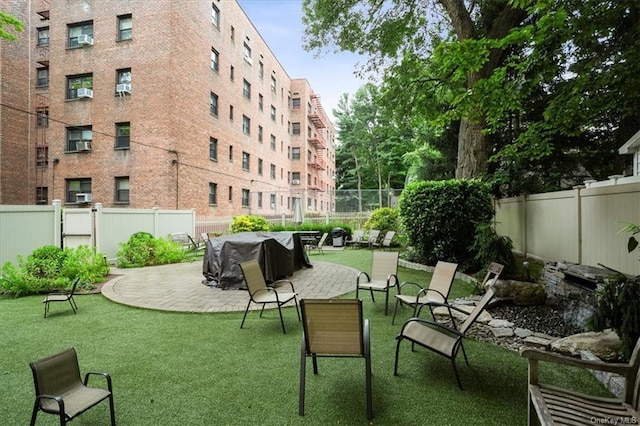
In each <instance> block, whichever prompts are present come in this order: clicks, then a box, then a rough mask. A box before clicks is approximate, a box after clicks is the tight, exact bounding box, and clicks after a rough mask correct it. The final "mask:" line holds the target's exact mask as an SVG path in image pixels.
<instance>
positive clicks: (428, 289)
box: [417, 288, 453, 307]
mask: <svg viewBox="0 0 640 426" xmlns="http://www.w3.org/2000/svg"><path fill="white" fill-rule="evenodd" d="M430 291H433V292H436V293H438V294H439V295H440V296H442V298H443V299H444V300H445V301H446V300H447V296H445V295H444V294H442V292H441V291H438V290H436V289H435V288H423V289H422V290H420V292H419V293H418V295H417V297H418V299H419V298H420V296H424V295H426V294H427V293H428V292H430ZM430 303H438V302H430ZM451 307H453V306H451Z"/></svg>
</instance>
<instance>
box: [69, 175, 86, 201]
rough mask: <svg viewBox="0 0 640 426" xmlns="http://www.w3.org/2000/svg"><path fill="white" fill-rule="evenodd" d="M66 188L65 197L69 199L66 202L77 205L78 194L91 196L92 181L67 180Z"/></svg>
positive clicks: (83, 179)
mask: <svg viewBox="0 0 640 426" xmlns="http://www.w3.org/2000/svg"><path fill="white" fill-rule="evenodd" d="M65 188H66V192H65V195H66V197H67V198H66V199H65V202H67V203H75V202H77V201H78V197H76V194H91V179H88V178H81V179H66V180H65Z"/></svg>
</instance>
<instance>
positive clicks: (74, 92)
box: [67, 74, 93, 99]
mask: <svg viewBox="0 0 640 426" xmlns="http://www.w3.org/2000/svg"><path fill="white" fill-rule="evenodd" d="M78 89H89V92H90V94H91V96H93V90H92V89H93V74H85V75H75V76H71V77H67V99H78V98H79V97H80V96H78ZM89 92H86V91H84V90H82V91H80V94H81V95H82V96H83V97H87V96H85V95H88V94H89Z"/></svg>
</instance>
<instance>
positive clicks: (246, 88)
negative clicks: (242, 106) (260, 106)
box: [242, 79, 251, 99]
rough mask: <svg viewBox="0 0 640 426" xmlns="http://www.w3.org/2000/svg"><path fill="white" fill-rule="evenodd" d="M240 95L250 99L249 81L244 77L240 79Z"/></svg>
mask: <svg viewBox="0 0 640 426" xmlns="http://www.w3.org/2000/svg"><path fill="white" fill-rule="evenodd" d="M242 95H243V96H244V97H245V98H247V99H251V83H249V82H248V81H247V80H244V79H243V80H242Z"/></svg>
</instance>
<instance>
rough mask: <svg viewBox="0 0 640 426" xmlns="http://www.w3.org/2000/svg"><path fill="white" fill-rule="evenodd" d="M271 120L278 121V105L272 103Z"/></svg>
mask: <svg viewBox="0 0 640 426" xmlns="http://www.w3.org/2000/svg"><path fill="white" fill-rule="evenodd" d="M271 121H276V107H274V106H273V105H271Z"/></svg>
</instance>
